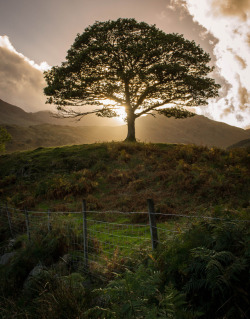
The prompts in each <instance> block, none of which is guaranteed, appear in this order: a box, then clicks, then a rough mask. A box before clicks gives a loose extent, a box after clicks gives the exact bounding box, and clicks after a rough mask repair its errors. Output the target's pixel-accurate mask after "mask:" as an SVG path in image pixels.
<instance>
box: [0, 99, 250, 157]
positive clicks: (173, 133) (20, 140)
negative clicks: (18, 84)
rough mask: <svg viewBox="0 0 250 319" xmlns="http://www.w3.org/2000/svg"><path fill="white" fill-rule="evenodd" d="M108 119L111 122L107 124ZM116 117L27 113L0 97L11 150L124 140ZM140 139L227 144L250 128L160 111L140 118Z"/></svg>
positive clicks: (246, 135) (249, 134)
mask: <svg viewBox="0 0 250 319" xmlns="http://www.w3.org/2000/svg"><path fill="white" fill-rule="evenodd" d="M105 123H108V124H106V126H104V125H105ZM114 123H116V124H117V121H116V120H114V119H105V118H104V119H103V118H97V117H96V116H94V115H88V116H86V117H84V118H83V119H82V120H81V121H77V122H76V121H75V120H72V119H57V118H55V117H53V116H52V114H51V113H50V112H49V111H42V112H37V113H27V112H25V111H23V110H22V109H21V108H19V107H17V106H14V105H11V104H8V103H6V102H4V101H2V100H0V125H4V126H5V127H6V128H7V130H8V131H9V132H10V134H11V135H12V138H13V139H12V142H11V143H9V144H8V145H7V151H9V152H12V151H15V150H25V149H32V148H37V147H40V146H44V147H52V146H62V145H70V144H86V143H94V142H105V141H107V142H108V141H112V140H113V141H120V140H124V139H125V137H126V125H122V126H112V124H114ZM136 137H137V139H138V140H139V141H142V142H143V141H145V142H155V143H183V144H197V145H204V146H209V147H212V146H215V147H221V148H227V147H228V146H230V145H232V144H235V143H237V142H239V141H242V140H246V139H249V138H250V130H243V129H240V128H237V127H234V126H230V125H227V124H225V123H221V122H216V121H212V120H210V119H208V118H206V117H204V116H200V115H196V116H194V117H192V118H187V119H183V120H181V119H180V120H176V119H174V118H166V117H164V116H159V115H157V116H156V117H155V118H154V117H153V116H151V115H148V116H145V117H140V118H138V119H137V120H136Z"/></svg>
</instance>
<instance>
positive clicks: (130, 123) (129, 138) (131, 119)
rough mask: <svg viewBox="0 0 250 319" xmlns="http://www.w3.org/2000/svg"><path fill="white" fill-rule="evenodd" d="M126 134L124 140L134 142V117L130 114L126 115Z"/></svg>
mask: <svg viewBox="0 0 250 319" xmlns="http://www.w3.org/2000/svg"><path fill="white" fill-rule="evenodd" d="M127 126H128V135H127V137H126V139H125V142H136V139H135V117H134V115H130V116H128V117H127Z"/></svg>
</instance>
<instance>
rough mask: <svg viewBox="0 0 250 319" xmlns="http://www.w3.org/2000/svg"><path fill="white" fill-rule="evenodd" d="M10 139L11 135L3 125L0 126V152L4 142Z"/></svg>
mask: <svg viewBox="0 0 250 319" xmlns="http://www.w3.org/2000/svg"><path fill="white" fill-rule="evenodd" d="M10 140H11V135H10V134H9V133H8V132H7V130H6V129H5V128H3V127H0V153H3V152H4V151H5V144H6V143H7V142H8V141H10Z"/></svg>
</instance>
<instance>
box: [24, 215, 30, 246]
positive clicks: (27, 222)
mask: <svg viewBox="0 0 250 319" xmlns="http://www.w3.org/2000/svg"><path fill="white" fill-rule="evenodd" d="M25 222H26V228H27V236H28V240H29V241H30V221H29V214H28V212H27V210H26V209H25Z"/></svg>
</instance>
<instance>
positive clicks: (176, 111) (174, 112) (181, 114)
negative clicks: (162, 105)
mask: <svg viewBox="0 0 250 319" xmlns="http://www.w3.org/2000/svg"><path fill="white" fill-rule="evenodd" d="M158 113H159V114H163V115H164V116H166V117H174V118H176V119H184V118H187V117H193V116H195V113H192V112H189V111H187V110H182V109H180V108H177V107H172V108H169V109H161V110H159V111H158Z"/></svg>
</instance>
